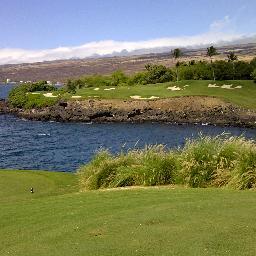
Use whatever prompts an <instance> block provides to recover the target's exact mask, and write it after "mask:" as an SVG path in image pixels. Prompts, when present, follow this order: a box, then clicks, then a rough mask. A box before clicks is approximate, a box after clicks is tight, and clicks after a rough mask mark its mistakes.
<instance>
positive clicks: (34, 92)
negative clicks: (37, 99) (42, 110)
mask: <svg viewBox="0 0 256 256" xmlns="http://www.w3.org/2000/svg"><path fill="white" fill-rule="evenodd" d="M27 94H28V93H27ZM31 94H41V93H40V92H31Z"/></svg>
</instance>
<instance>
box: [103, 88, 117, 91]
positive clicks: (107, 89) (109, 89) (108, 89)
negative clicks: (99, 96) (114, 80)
mask: <svg viewBox="0 0 256 256" xmlns="http://www.w3.org/2000/svg"><path fill="white" fill-rule="evenodd" d="M115 89H116V88H106V89H104V91H111V90H115Z"/></svg>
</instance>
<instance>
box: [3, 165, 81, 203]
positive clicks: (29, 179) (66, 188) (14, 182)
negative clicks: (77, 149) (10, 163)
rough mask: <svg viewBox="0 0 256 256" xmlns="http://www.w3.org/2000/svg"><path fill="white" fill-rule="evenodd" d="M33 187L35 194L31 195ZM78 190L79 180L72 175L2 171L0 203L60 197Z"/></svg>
mask: <svg viewBox="0 0 256 256" xmlns="http://www.w3.org/2000/svg"><path fill="white" fill-rule="evenodd" d="M31 187H33V188H34V190H35V193H34V194H31V193H29V192H30V188H31ZM77 189H78V188H77V178H76V176H75V175H74V174H71V173H64V172H63V173H62V172H59V173H57V172H46V171H16V170H8V171H7V170H0V203H3V202H10V201H19V200H25V199H34V198H38V197H44V196H51V195H59V194H63V193H69V192H72V191H76V190H77Z"/></svg>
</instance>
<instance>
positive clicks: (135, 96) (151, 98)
mask: <svg viewBox="0 0 256 256" xmlns="http://www.w3.org/2000/svg"><path fill="white" fill-rule="evenodd" d="M130 98H132V99H134V100H153V99H159V97H157V96H151V97H149V98H146V97H141V96H139V95H133V96H130Z"/></svg>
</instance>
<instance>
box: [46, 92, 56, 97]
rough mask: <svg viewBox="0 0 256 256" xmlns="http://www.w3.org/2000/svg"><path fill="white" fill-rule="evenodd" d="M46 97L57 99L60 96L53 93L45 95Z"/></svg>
mask: <svg viewBox="0 0 256 256" xmlns="http://www.w3.org/2000/svg"><path fill="white" fill-rule="evenodd" d="M43 95H44V97H48V98H57V97H58V96H56V95H53V94H52V92H47V93H44V94H43Z"/></svg>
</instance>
